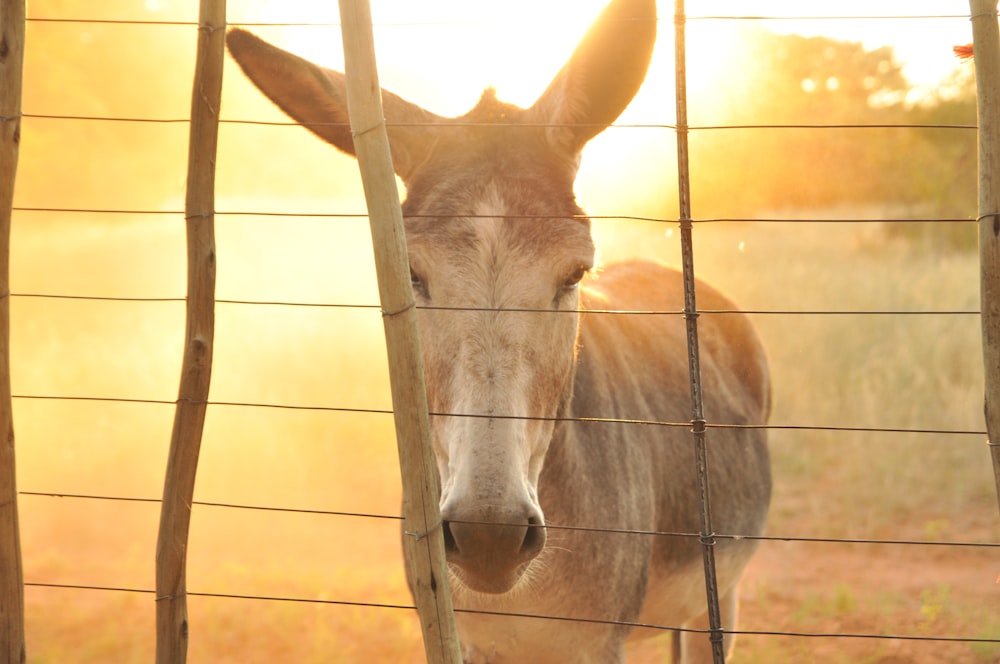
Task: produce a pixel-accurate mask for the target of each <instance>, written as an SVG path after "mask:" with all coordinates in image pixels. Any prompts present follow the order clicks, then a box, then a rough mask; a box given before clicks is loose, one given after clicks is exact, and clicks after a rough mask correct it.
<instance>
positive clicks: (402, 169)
mask: <svg viewBox="0 0 1000 664" xmlns="http://www.w3.org/2000/svg"><path fill="white" fill-rule="evenodd" d="M226 43H227V44H228V46H229V52H230V53H231V54H232V56H233V58H234V59H235V60H236V62H237V63H238V64H239V66H240V68H241V69H242V70H243V72H244V73H245V74H246V75H247V77H248V78H249V79H250V80H251V81H253V83H254V85H256V86H257V87H258V88H260V91H261V92H263V93H264V94H265V95H267V97H268V98H269V99H270V100H271V101H273V102H274V103H275V104H277V105H278V107H279V108H281V110H283V111H284V112H285V113H287V114H288V115H289V116H291V118H292V119H293V120H295V121H297V122H299V123H301V124H302V125H303V126H304V127H306V128H307V129H309V131H311V132H313V133H314V134H316V135H317V136H319V137H320V138H322V139H323V140H324V141H327V142H328V143H332V144H333V145H334V146H336V147H337V148H339V149H340V150H343V151H344V152H346V153H347V154H350V155H353V154H354V139H353V138H352V137H351V126H350V118H349V116H348V109H347V85H346V82H345V80H344V75H343V74H341V73H340V72H337V71H333V70H331V69H326V68H324V67H319V66H317V65H315V64H313V63H311V62H309V61H308V60H305V59H303V58H300V57H299V56H297V55H293V54H291V53H289V52H287V51H283V50H282V49H280V48H278V47H276V46H273V45H271V44H269V43H267V42H266V41H264V40H263V39H260V38H259V37H257V36H255V35H253V34H251V33H249V32H247V31H246V30H241V29H240V28H233V29H232V30H230V31H229V34H228V35H226ZM382 106H383V109H384V111H385V116H386V120H387V122H389V123H397V124H398V123H401V124H409V123H433V122H438V121H441V118H439V117H438V116H436V115H434V114H433V113H431V112H429V111H426V110H424V109H423V108H421V107H419V106H417V105H416V104H411V103H410V102H408V101H406V100H404V99H402V98H400V97H398V96H397V95H394V94H392V93H391V92H387V91H385V90H383V91H382ZM424 136H426V132H420V131H419V130H417V131H413V130H412V129H411V130H407V129H406V128H405V127H402V128H391V127H390V128H389V142H390V145H391V149H392V158H393V166H394V167H395V170H396V173H397V174H398V175H399V176H400V177H401V178H403V180H404V181H405V180H406V179H407V178H408V176H409V175H410V174H411V173H412V171H413V169H414V168H415V167H416V166H418V165H419V164H420V163H421V162H422V161H423V160H424V158H426V154H427V152H428V150H429V148H430V146H429V145H421V144H420V143H422V142H424V141H426V140H427V139H426V138H424Z"/></svg>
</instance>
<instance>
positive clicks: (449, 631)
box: [340, 0, 461, 664]
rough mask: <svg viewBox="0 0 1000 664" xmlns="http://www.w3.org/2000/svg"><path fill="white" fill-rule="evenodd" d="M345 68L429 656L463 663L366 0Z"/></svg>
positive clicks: (412, 569) (354, 15)
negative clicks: (449, 582)
mask: <svg viewBox="0 0 1000 664" xmlns="http://www.w3.org/2000/svg"><path fill="white" fill-rule="evenodd" d="M340 20H341V26H342V31H343V35H344V73H345V75H346V76H347V102H348V109H349V111H350V116H351V133H352V135H353V137H354V149H355V152H356V154H357V157H358V164H359V166H360V168H361V178H362V181H363V183H364V189H365V198H366V200H367V202H368V215H369V220H370V222H371V232H372V240H373V242H374V245H375V267H376V271H377V274H378V286H379V297H380V298H381V302H382V320H383V322H384V325H385V337H386V346H387V349H388V355H389V378H390V382H391V389H392V405H393V412H394V414H395V419H396V438H397V443H398V446H399V463H400V468H401V470H402V476H403V529H404V532H405V535H404V537H403V547H404V554H405V558H406V564H407V568H408V573H409V578H410V582H411V584H412V586H413V590H414V600H415V602H416V605H417V612H418V614H419V615H420V624H421V628H422V630H423V636H424V648H425V651H426V653H427V661H428V662H429V663H430V664H460V662H461V656H460V654H459V646H458V637H457V635H456V632H455V623H454V616H453V614H452V606H451V594H450V591H449V587H448V573H447V568H446V565H445V559H444V537H443V534H442V532H441V527H440V526H441V513H440V511H439V508H438V497H439V495H440V489H439V487H438V483H437V475H436V474H435V471H434V456H433V453H432V451H431V444H430V425H429V422H428V415H427V395H426V393H425V391H424V369H423V360H422V356H421V354H420V341H419V338H418V336H417V315H416V310H415V308H414V299H413V289H412V287H411V284H410V266H409V259H408V258H407V254H406V238H405V235H404V231H403V216H402V211H401V210H400V207H399V195H398V193H397V191H396V180H395V177H394V174H393V169H392V157H391V156H390V153H389V139H388V137H387V135H386V130H385V120H384V116H383V114H382V97H381V92H380V91H381V88H380V87H379V83H378V73H377V71H376V67H375V47H374V40H373V38H372V26H371V8H370V7H369V5H368V2H367V0H340Z"/></svg>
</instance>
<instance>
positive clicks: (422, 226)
mask: <svg viewBox="0 0 1000 664" xmlns="http://www.w3.org/2000/svg"><path fill="white" fill-rule="evenodd" d="M519 185H520V186H523V187H525V188H526V189H527V191H524V190H521V187H519ZM531 189H533V187H531V186H528V184H527V183H524V182H511V181H509V180H508V181H505V180H495V181H492V182H490V183H487V184H485V185H483V186H480V187H477V188H476V189H475V191H472V192H470V191H466V192H462V193H457V192H453V193H452V195H453V197H454V200H452V201H451V202H450V203H442V204H441V206H440V207H439V208H438V209H437V210H436V211H435V212H434V213H431V214H414V215H412V216H409V217H407V219H406V234H407V239H408V241H409V243H410V245H411V247H418V246H419V247H438V248H440V249H443V250H447V252H448V253H449V254H452V255H454V254H455V252H459V253H465V252H468V251H472V252H474V253H475V254H479V253H481V252H482V251H483V250H486V251H489V252H491V253H493V252H495V251H497V250H499V249H506V250H507V251H513V252H515V253H516V254H519V255H522V256H525V257H526V256H536V257H537V256H539V255H551V253H552V251H553V250H556V251H559V252H560V253H562V254H565V255H567V256H569V257H572V258H571V259H572V260H580V261H586V260H587V259H588V257H589V256H590V255H592V253H593V241H592V240H591V236H590V222H589V220H588V219H586V218H585V217H583V216H582V211H581V210H580V208H579V207H577V205H576V204H575V203H574V202H573V201H572V199H570V200H568V201H563V207H562V209H561V210H559V211H556V210H554V209H552V207H551V206H550V205H544V204H541V205H539V204H538V202H537V201H533V200H531ZM526 197H527V200H526ZM433 207H438V206H433ZM470 257H471V256H470Z"/></svg>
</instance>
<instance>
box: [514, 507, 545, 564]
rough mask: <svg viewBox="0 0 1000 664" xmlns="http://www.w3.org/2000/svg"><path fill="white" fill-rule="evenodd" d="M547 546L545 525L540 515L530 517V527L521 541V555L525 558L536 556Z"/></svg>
mask: <svg viewBox="0 0 1000 664" xmlns="http://www.w3.org/2000/svg"><path fill="white" fill-rule="evenodd" d="M544 546H545V525H544V524H543V523H542V520H541V519H539V518H538V517H535V516H533V517H531V518H529V519H528V528H527V531H526V532H525V533H524V540H523V541H522V542H521V552H520V553H521V556H522V557H523V558H525V559H530V558H534V557H535V556H537V555H538V554H539V552H541V550H542V548H543V547H544Z"/></svg>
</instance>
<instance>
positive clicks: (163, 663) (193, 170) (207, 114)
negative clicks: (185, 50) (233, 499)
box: [156, 0, 226, 664]
mask: <svg viewBox="0 0 1000 664" xmlns="http://www.w3.org/2000/svg"><path fill="white" fill-rule="evenodd" d="M225 27H226V3H225V0H201V4H200V10H199V19H198V54H197V59H196V62H195V75H194V87H193V90H192V94H191V129H190V136H189V145H188V173H187V200H186V203H185V221H186V224H187V260H188V268H187V280H188V281H187V332H186V335H185V339H184V361H183V365H182V368H181V379H180V388H179V390H178V396H177V408H176V411H175V413H174V428H173V433H172V435H171V438H170V453H169V458H168V461H167V473H166V479H165V481H164V484H163V503H162V506H161V511H160V532H159V538H158V540H157V544H156V662H157V664H183V662H185V661H186V660H187V646H188V614H187V580H186V577H187V545H188V529H189V526H190V523H191V501H192V500H193V498H194V481H195V474H196V471H197V469H198V453H199V451H200V449H201V436H202V431H203V429H204V424H205V412H206V409H207V401H208V390H209V384H210V382H211V376H212V346H213V340H214V336H215V228H214V224H215V154H216V147H217V145H218V129H219V105H220V100H221V98H222V66H223V58H224V54H225V35H226V30H225Z"/></svg>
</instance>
